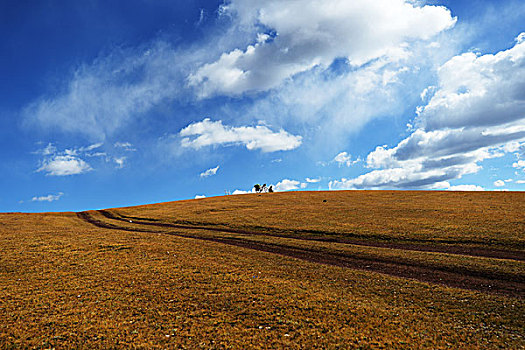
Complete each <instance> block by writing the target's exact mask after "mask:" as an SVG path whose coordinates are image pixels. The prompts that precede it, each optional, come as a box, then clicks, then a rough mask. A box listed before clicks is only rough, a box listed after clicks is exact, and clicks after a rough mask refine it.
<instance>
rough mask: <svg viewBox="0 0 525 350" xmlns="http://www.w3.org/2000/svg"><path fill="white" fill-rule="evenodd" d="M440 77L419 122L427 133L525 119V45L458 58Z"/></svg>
mask: <svg viewBox="0 0 525 350" xmlns="http://www.w3.org/2000/svg"><path fill="white" fill-rule="evenodd" d="M438 76H439V84H438V87H437V91H436V93H435V94H434V96H433V97H432V98H431V99H430V101H429V103H428V104H427V105H426V106H425V107H423V108H422V109H421V111H420V113H419V116H418V119H417V121H418V123H419V125H420V126H424V128H425V129H426V130H436V129H444V128H461V127H464V126H493V125H503V124H506V123H511V122H515V121H518V120H520V119H522V118H524V117H525V113H524V111H525V92H524V91H525V42H518V43H517V44H516V45H515V46H514V47H513V48H511V49H509V50H505V51H500V52H498V53H497V54H494V55H492V54H486V55H482V56H480V55H476V54H475V53H472V52H469V53H465V54H462V55H459V56H455V57H453V58H452V59H451V60H449V61H448V62H447V63H445V64H444V65H443V66H441V67H440V68H439V71H438Z"/></svg>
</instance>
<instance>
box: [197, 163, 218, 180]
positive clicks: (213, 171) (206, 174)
mask: <svg viewBox="0 0 525 350" xmlns="http://www.w3.org/2000/svg"><path fill="white" fill-rule="evenodd" d="M217 170H219V166H218V165H217V166H216V167H215V168H211V169H208V170H206V171H204V172H202V173H201V174H200V177H209V176H212V175H215V174H217Z"/></svg>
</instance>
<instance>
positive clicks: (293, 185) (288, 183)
mask: <svg viewBox="0 0 525 350" xmlns="http://www.w3.org/2000/svg"><path fill="white" fill-rule="evenodd" d="M300 186H301V183H300V182H299V181H297V180H289V179H283V180H282V181H280V182H278V183H277V185H275V188H274V190H275V191H276V192H284V191H291V190H297V189H299V187H300Z"/></svg>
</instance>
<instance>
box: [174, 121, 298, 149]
mask: <svg viewBox="0 0 525 350" xmlns="http://www.w3.org/2000/svg"><path fill="white" fill-rule="evenodd" d="M179 135H180V136H182V137H183V139H182V140H181V145H182V146H183V147H191V148H194V149H200V148H202V147H206V146H216V145H224V146H227V145H244V146H246V148H247V149H249V150H257V149H260V150H261V151H262V152H276V151H288V150H292V149H295V148H297V147H299V146H300V145H301V142H302V141H301V140H302V137H301V136H295V135H291V134H289V133H288V132H286V131H284V130H282V129H281V130H279V131H278V132H273V131H272V130H270V129H269V128H268V127H266V126H264V125H257V126H240V127H232V126H227V125H226V126H225V125H223V124H222V121H215V122H214V121H211V120H210V119H209V118H206V119H204V120H203V121H201V122H196V123H192V124H190V125H188V126H187V127H185V128H183V129H182V130H181V131H180V133H179ZM192 137H193V138H192Z"/></svg>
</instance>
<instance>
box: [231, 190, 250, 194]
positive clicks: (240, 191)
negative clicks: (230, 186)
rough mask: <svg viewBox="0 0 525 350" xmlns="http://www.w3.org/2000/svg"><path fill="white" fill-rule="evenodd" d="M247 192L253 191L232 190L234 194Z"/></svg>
mask: <svg viewBox="0 0 525 350" xmlns="http://www.w3.org/2000/svg"><path fill="white" fill-rule="evenodd" d="M246 193H252V191H244V190H235V191H233V192H232V194H246Z"/></svg>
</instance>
